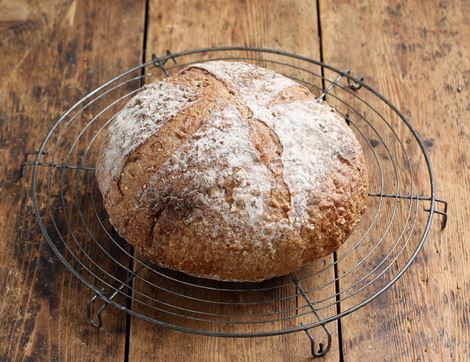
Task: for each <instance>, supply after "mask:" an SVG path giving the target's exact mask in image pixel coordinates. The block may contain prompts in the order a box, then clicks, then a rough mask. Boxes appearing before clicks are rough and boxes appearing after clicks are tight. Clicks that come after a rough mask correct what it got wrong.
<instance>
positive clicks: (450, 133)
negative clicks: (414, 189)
mask: <svg viewBox="0 0 470 362" xmlns="http://www.w3.org/2000/svg"><path fill="white" fill-rule="evenodd" d="M469 14H470V1H468V0H454V1H450V0H449V1H445V0H440V1H439V0H430V1H424V0H422V1H418V0H408V1H404V0H397V1H389V2H385V1H375V0H359V1H354V2H353V1H349V0H341V1H331V0H317V1H307V0H273V1H269V0H256V1H255V0H233V1H222V0H192V1H190V0H186V1H185V0H173V1H169V0H150V1H147V2H146V1H145V0H140V1H136V0H120V1H111V0H102V1H79V0H42V1H29V0H21V1H20V0H0V360H1V361H10V360H14V361H17V360H29V361H38V360H47V361H49V360H55V361H65V360H71V361H92V360H94V361H120V360H123V361H127V360H129V361H148V360H162V361H173V360H175V361H178V360H179V361H189V360H194V361H196V360H204V361H212V360H218V361H236V360H260V361H264V360H270V361H283V360H306V359H308V358H309V345H308V343H307V339H306V337H305V335H304V334H302V333H298V334H293V335H288V336H281V337H272V338H262V339H240V340H234V339H233V340H232V339H216V338H206V337H201V336H192V335H186V334H185V335H183V334H180V333H177V332H173V331H169V330H165V329H161V328H157V327H155V326H148V325H146V324H145V323H143V322H141V321H138V320H131V321H129V320H127V319H126V316H125V315H124V314H122V313H119V312H116V311H115V310H113V309H112V308H108V309H106V311H105V313H104V327H103V328H102V329H101V330H100V331H98V330H96V329H94V328H92V327H90V326H89V325H88V323H87V321H86V318H85V313H84V307H85V305H86V301H87V299H88V298H89V296H90V293H89V291H88V290H87V289H86V287H85V286H84V285H82V284H81V283H80V282H79V281H78V280H77V279H75V278H74V277H73V276H72V275H71V273H69V272H68V271H67V270H65V269H64V268H63V267H62V266H61V265H60V263H59V262H58V261H57V260H56V259H55V257H54V256H53V255H52V252H51V250H50V249H49V247H48V246H47V245H46V244H45V241H44V239H43V237H42V235H41V234H40V232H39V230H38V228H37V226H36V222H35V220H34V217H33V214H32V210H31V201H30V199H29V190H30V173H26V175H25V176H24V177H21V172H20V170H21V164H22V162H23V161H24V153H25V152H28V151H32V150H35V149H36V148H37V147H38V145H39V143H40V141H41V140H42V139H43V137H44V136H45V134H46V132H47V130H48V128H49V127H50V126H51V124H52V123H53V122H54V120H55V119H56V118H57V117H58V115H59V114H60V113H61V112H62V111H64V110H65V109H66V108H67V106H69V105H71V104H72V103H73V102H74V101H76V100H78V99H79V98H80V97H81V96H82V95H83V94H85V93H86V92H87V91H89V90H91V89H92V88H93V87H95V86H96V85H98V84H100V83H102V82H103V81H105V80H107V79H108V78H110V77H111V76H112V75H115V74H117V73H119V72H120V71H122V70H124V69H126V68H128V67H130V66H131V65H135V64H138V63H140V62H141V61H142V59H145V58H146V59H148V58H149V57H150V56H151V54H152V53H157V54H162V53H164V51H165V50H166V49H168V48H171V49H173V50H174V51H177V50H183V49H186V48H197V47H207V46H217V45H249V46H262V47H270V48H279V49H284V50H288V51H293V52H297V53H300V54H303V55H307V56H310V57H313V58H316V59H323V60H324V61H325V62H327V63H331V64H333V65H336V66H337V67H339V68H343V69H345V68H347V67H353V68H354V71H355V72H356V73H358V74H363V75H365V76H366V77H367V79H369V80H374V82H375V83H374V85H376V86H377V88H378V89H379V90H381V91H383V92H384V93H386V96H387V97H389V98H390V99H391V100H392V102H393V103H395V104H397V105H399V107H402V108H403V109H405V110H406V111H407V112H409V115H410V118H411V120H412V123H413V124H414V125H415V127H416V128H417V129H418V130H419V132H420V134H421V135H422V137H423V138H424V139H426V146H427V147H428V151H429V154H430V157H431V160H432V163H433V166H434V171H435V176H436V178H437V185H436V186H437V194H438V195H439V196H440V197H442V198H444V199H446V200H447V201H448V202H449V205H450V206H449V225H448V227H447V229H446V230H445V231H444V232H441V231H440V230H438V228H437V227H435V226H434V227H433V229H432V231H431V233H430V235H429V240H428V242H427V243H426V244H425V246H424V249H423V251H422V252H421V254H420V255H419V256H418V262H416V263H414V265H413V266H412V268H411V269H410V270H409V272H408V273H406V274H405V276H404V277H403V278H402V279H401V280H400V281H399V282H398V283H397V284H396V285H395V286H394V287H392V288H391V289H390V290H389V291H388V292H387V293H385V294H383V295H382V296H381V297H379V298H378V299H377V300H375V301H373V302H372V303H370V305H368V306H366V307H365V308H363V309H361V310H359V311H358V312H356V313H354V314H353V315H351V316H349V317H346V318H344V319H343V320H342V321H341V327H342V336H341V338H339V336H338V333H336V326H334V330H335V334H334V343H333V349H332V351H331V352H330V353H329V354H328V355H327V357H326V358H325V360H328V361H330V360H331V361H337V360H345V361H382V360H384V361H385V360H389V361H418V360H419V361H438V360H441V361H453V360H462V361H463V360H466V359H468V358H470V357H468V356H470V298H469V295H470V292H469V290H470V269H469V262H470V252H469V250H470V248H469V244H470V231H469V230H470V228H469V225H468V223H469V221H470V172H469V167H470V155H469V149H470V128H469V121H470V60H469V59H470V20H469V19H470V18H469ZM424 260H425V261H426V262H424Z"/></svg>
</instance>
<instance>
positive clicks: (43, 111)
mask: <svg viewBox="0 0 470 362" xmlns="http://www.w3.org/2000/svg"><path fill="white" fill-rule="evenodd" d="M144 13H145V4H143V3H142V2H134V1H119V2H114V1H99V2H86V3H85V2H81V1H41V2H31V1H2V2H0V49H1V51H0V52H1V57H0V194H1V196H0V250H1V252H0V289H1V291H2V292H1V293H0V360H1V361H21V360H30V361H41V360H43V361H50V360H54V361H66V360H70V361H91V360H96V361H105V360H107V361H118V360H124V350H125V333H126V316H125V315H123V314H121V313H112V311H111V310H106V312H105V313H104V316H103V317H104V328H103V329H102V330H100V331H97V330H96V329H94V328H93V327H90V325H89V324H88V323H87V320H86V318H85V306H86V302H87V299H88V298H90V291H89V290H88V289H87V288H86V287H85V286H84V285H82V284H81V283H80V282H79V281H78V279H76V278H75V277H74V276H73V275H72V274H71V273H70V272H68V271H67V270H65V268H64V267H63V266H62V265H61V263H60V262H59V261H58V260H57V259H56V258H55V256H53V253H52V251H51V249H50V248H49V247H48V246H47V245H46V243H45V240H44V238H43V236H42V234H41V233H40V231H39V228H38V227H37V223H36V221H35V218H34V215H33V211H32V209H31V206H32V205H31V200H30V197H29V196H30V177H31V170H26V173H25V177H21V172H20V171H21V164H22V162H24V153H25V152H29V151H34V150H36V149H37V148H38V147H39V145H40V142H41V141H42V139H43V137H44V136H45V135H46V133H47V130H48V128H50V126H51V125H52V124H53V122H54V121H55V119H57V117H58V116H59V115H60V114H61V113H62V112H63V111H64V110H65V108H66V107H67V106H69V105H71V104H73V102H75V101H77V100H78V99H79V98H80V97H81V96H82V95H83V94H85V93H86V92H87V91H89V90H91V89H93V88H94V87H96V86H97V85H99V84H100V83H102V82H104V81H105V80H107V79H109V78H110V77H111V76H113V75H114V74H116V73H117V72H119V71H121V70H122V69H125V68H127V67H129V66H131V65H133V64H135V63H138V62H139V61H140V60H141V57H142V41H143V39H142V38H143V28H144V20H145V17H144ZM111 54H119V56H116V57H115V56H111Z"/></svg>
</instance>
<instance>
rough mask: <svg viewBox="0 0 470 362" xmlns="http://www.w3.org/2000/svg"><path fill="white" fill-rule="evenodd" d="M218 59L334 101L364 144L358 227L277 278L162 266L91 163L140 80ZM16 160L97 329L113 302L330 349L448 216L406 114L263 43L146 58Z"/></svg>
mask: <svg viewBox="0 0 470 362" xmlns="http://www.w3.org/2000/svg"><path fill="white" fill-rule="evenodd" d="M215 59H223V60H230V61H244V62H249V63H253V64H256V65H259V66H262V67H265V68H269V69H272V70H274V71H277V72H279V73H281V74H284V75H285V76H287V77H290V78H292V79H294V80H296V81H298V82H300V83H302V84H304V85H305V86H307V87H308V88H310V89H311V90H312V91H313V92H314V93H315V94H317V95H318V101H319V102H321V101H323V100H326V101H327V102H328V103H329V104H330V105H331V106H333V107H334V108H335V109H336V110H337V112H338V114H340V115H341V116H342V117H343V118H344V120H345V122H347V123H348V124H349V125H350V127H351V128H352V130H353V131H354V132H355V134H356V136H357V138H358V140H359V141H360V143H361V145H362V148H363V150H364V153H365V157H366V161H367V165H368V169H369V178H370V180H369V182H370V190H369V197H368V202H367V203H368V209H367V212H366V214H365V215H364V216H363V217H362V219H361V222H360V224H359V225H358V226H357V227H356V228H355V230H354V232H353V234H352V235H351V236H350V238H349V239H348V240H347V241H346V242H345V243H344V244H343V245H342V246H341V248H340V249H339V250H338V251H337V252H335V253H334V254H332V255H331V256H328V257H325V258H323V259H321V260H318V261H316V262H314V263H312V264H310V265H308V266H306V267H304V268H303V269H302V270H300V271H298V272H296V273H292V274H290V275H287V276H285V277H281V278H275V279H271V280H268V281H265V282H262V283H229V282H218V281H211V280H205V279H199V278H194V277H191V276H187V275H184V274H181V273H177V272H174V271H170V270H166V269H162V268H159V267H158V266H156V265H154V264H152V263H150V262H149V261H148V260H146V259H145V258H142V257H141V256H140V255H138V253H137V252H136V251H134V250H133V248H132V247H131V246H129V245H128V244H127V243H126V242H125V241H124V240H122V239H121V238H120V237H119V236H118V235H117V233H116V232H115V231H114V230H113V228H112V227H111V225H110V224H109V222H108V219H107V214H106V212H105V210H104V208H103V205H102V200H101V196H100V193H99V192H98V189H97V185H96V180H95V176H94V167H95V160H96V156H97V153H98V151H99V148H100V145H101V143H102V142H103V138H104V134H105V133H106V129H107V127H108V126H109V124H110V123H111V122H112V120H113V117H114V115H115V114H116V113H117V112H118V111H119V110H120V109H121V108H122V107H123V106H124V104H125V103H126V102H127V101H128V100H129V99H130V98H131V97H132V96H133V95H135V94H136V93H137V92H138V91H139V89H140V88H141V87H142V86H143V85H144V84H145V83H148V82H152V81H156V80H160V79H163V78H165V77H167V76H169V75H171V74H173V73H175V72H177V71H178V70H180V69H181V68H183V67H185V66H187V65H189V64H193V63H197V62H206V61H210V60H215ZM373 84H374V87H386V86H387V85H383V84H378V83H373ZM24 166H31V167H33V176H32V198H33V205H34V209H35V212H36V216H37V220H38V223H39V225H40V228H41V230H42V232H43V233H44V235H45V237H46V239H47V241H48V243H49V245H50V246H51V247H52V249H53V250H54V252H55V254H56V255H57V257H58V258H59V259H60V260H61V261H62V262H63V263H64V264H65V266H66V267H67V268H68V269H69V270H70V271H72V272H73V273H74V274H75V275H76V276H77V277H78V278H79V279H80V280H81V281H82V282H84V283H85V284H86V285H87V286H88V287H89V288H90V289H91V293H92V294H91V297H90V300H89V303H88V305H87V317H88V319H89V321H90V323H91V324H93V325H95V326H96V327H100V326H101V324H102V321H101V313H102V311H103V309H104V308H105V307H106V306H107V305H112V306H114V307H116V308H118V309H120V310H122V311H125V312H127V313H129V314H131V315H133V316H135V317H138V318H141V319H144V320H146V321H148V322H151V323H155V324H157V325H161V326H164V327H168V328H173V329H176V330H179V331H184V332H192V333H197V334H203V335H210V336H223V337H256V336H269V335H277V334H283V333H292V332H297V331H305V332H306V333H307V335H308V337H309V338H310V341H311V347H312V354H313V355H314V356H322V355H324V354H325V353H326V352H328V350H329V348H330V345H331V334H330V332H329V330H328V328H327V324H328V323H330V322H332V321H335V320H337V319H338V318H341V317H343V316H345V315H347V314H350V313H352V312H354V311H355V310H357V309H359V308H361V307H362V306H364V305H366V304H367V303H369V302H370V301H371V300H373V299H374V298H376V297H377V296H378V295H380V294H381V293H383V292H384V291H385V290H386V289H387V288H389V287H390V286H391V285H392V284H393V283H394V282H395V281H396V280H397V279H398V278H400V276H401V275H402V274H403V273H404V272H405V270H406V269H407V268H408V267H409V266H410V264H411V262H412V261H413V260H414V259H415V258H416V255H417V254H418V252H419V250H420V249H421V247H422V246H423V243H424V241H425V239H426V237H427V235H428V232H429V230H430V227H431V223H432V220H433V215H434V214H436V213H437V214H440V215H441V216H442V220H441V221H442V222H441V227H442V228H444V227H445V225H446V221H447V203H446V202H445V201H443V200H439V199H437V198H436V197H435V193H434V178H433V173H432V170H431V164H430V161H429V158H428V155H427V153H426V149H425V147H424V145H423V142H422V141H421V139H420V137H419V136H418V133H417V132H416V131H415V129H414V128H413V127H412V126H411V124H410V122H409V121H408V120H407V118H406V117H405V115H404V114H403V113H401V112H400V111H399V110H398V109H397V108H396V107H395V106H394V105H393V104H392V103H391V102H390V101H388V100H387V99H386V98H385V97H384V96H382V95H381V94H380V93H378V92H377V91H375V90H374V89H373V88H372V87H371V86H369V85H368V84H367V83H366V82H365V81H364V80H363V79H362V78H361V77H354V76H352V75H351V72H350V71H349V70H346V71H341V70H338V69H336V68H334V67H332V66H330V65H327V64H323V63H322V62H319V61H315V60H312V59H309V58H306V57H303V56H299V55H296V54H291V53H287V52H283V51H277V50H271V49H259V48H244V47H230V48H227V47H226V48H208V49H197V50H188V51H183V52H179V53H174V54H173V53H172V52H171V51H168V52H167V54H165V55H164V56H160V57H157V56H154V57H153V59H152V60H151V61H149V62H147V63H144V64H141V65H138V66H136V67H134V68H131V69H129V70H128V71H126V72H124V73H122V74H120V75H118V76H116V77H115V78H113V79H111V80H109V81H108V82H106V83H104V84H103V85H101V86H100V87H98V88H96V89H95V90H93V91H92V92H90V93H88V94H87V95H86V96H84V97H83V98H82V99H81V100H80V101H78V102H77V103H76V104H74V105H73V106H72V107H71V108H70V109H69V110H67V111H66V112H65V113H64V114H63V116H62V117H60V119H59V120H58V121H57V122H56V123H55V124H54V125H53V126H52V128H51V129H50V131H49V133H48V134H47V136H46V138H45V140H44V142H43V143H42V145H41V147H40V148H39V150H38V151H37V152H34V153H33V154H27V155H26V160H25V163H24ZM401 287H402V288H406V287H407V286H401ZM316 327H320V328H322V330H321V331H322V332H323V333H324V334H323V337H322V341H323V343H320V344H319V347H316V345H315V340H314V336H313V334H312V333H311V330H312V329H313V328H316Z"/></svg>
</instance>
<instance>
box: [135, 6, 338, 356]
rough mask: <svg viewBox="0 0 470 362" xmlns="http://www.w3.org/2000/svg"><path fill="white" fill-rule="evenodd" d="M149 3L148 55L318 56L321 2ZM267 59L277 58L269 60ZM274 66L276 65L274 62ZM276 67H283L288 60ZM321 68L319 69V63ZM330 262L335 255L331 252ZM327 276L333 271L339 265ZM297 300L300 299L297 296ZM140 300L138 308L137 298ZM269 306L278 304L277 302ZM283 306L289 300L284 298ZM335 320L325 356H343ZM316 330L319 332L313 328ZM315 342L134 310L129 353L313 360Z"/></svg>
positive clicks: (140, 285)
mask: <svg viewBox="0 0 470 362" xmlns="http://www.w3.org/2000/svg"><path fill="white" fill-rule="evenodd" d="M149 10H150V11H149V28H148V41H147V57H148V58H149V57H150V55H151V54H152V53H155V54H158V55H160V54H165V52H166V50H167V49H171V50H172V51H173V52H177V51H181V50H185V49H195V48H204V47H215V46H230V45H241V46H257V47H267V48H277V49H282V50H286V51H292V52H297V53H300V54H304V55H307V56H310V57H313V58H316V59H318V58H319V38H318V33H317V14H316V4H315V2H312V1H289V0H282V1H276V2H272V1H230V2H225V1H181V0H179V1H172V2H168V1H158V0H157V1H151V2H150V8H149ZM269 58H270V57H269V56H265V57H263V59H268V60H269ZM260 64H261V65H265V66H270V64H269V62H265V63H260ZM271 68H273V69H277V68H275V67H273V66H272V65H271ZM277 70H280V71H282V69H281V68H279V69H277ZM314 70H315V71H319V69H314ZM315 82H316V84H317V86H318V85H321V84H320V83H319V82H318V80H316V81H315ZM328 262H331V257H330V259H328ZM144 276H146V275H144ZM323 278H326V279H330V280H331V279H333V269H331V270H330V271H329V274H328V275H327V276H324V277H323ZM323 281H324V279H323ZM316 282H317V283H318V282H319V281H318V280H317V281H316ZM162 283H164V282H163V281H162ZM303 286H304V288H306V289H308V288H309V287H311V285H309V284H308V283H307V282H305V283H304V284H303ZM135 288H136V289H137V290H145V291H146V292H147V293H152V292H153V293H155V289H154V290H153V291H152V289H151V288H150V289H148V288H147V289H146V286H145V283H142V282H141V281H139V280H137V279H136V283H135ZM325 289H327V294H329V295H333V294H334V284H331V285H329V286H328V287H327V288H325ZM282 293H287V295H289V294H292V293H293V290H290V291H286V290H279V291H278V292H277V293H274V294H273V295H271V294H270V295H269V298H279V297H280V296H282V295H283V294H282ZM201 297H206V298H208V299H210V298H212V299H213V298H214V296H213V295H211V294H210V293H202V294H201ZM318 298H321V296H318ZM174 302H176V300H175V301H174ZM292 302H294V303H295V300H293V301H292ZM300 303H302V302H300ZM277 304H279V305H276V308H281V307H282V306H283V303H277ZM284 304H285V303H284ZM288 305H289V304H288ZM186 306H189V307H191V308H193V309H199V310H201V308H203V306H201V305H197V304H196V303H194V304H192V305H191V304H186ZM289 306H290V307H292V306H291V305H289ZM134 307H135V308H137V309H138V308H139V306H138V305H136V304H135V303H134ZM261 307H262V306H255V307H253V308H252V309H251V312H255V311H258V312H260V310H263V309H262V308H261ZM268 307H270V308H272V306H268ZM294 307H295V304H294ZM284 308H286V306H285V305H284ZM229 311H232V312H233V310H231V309H230V308H227V307H226V308H222V309H218V312H229ZM238 312H239V311H238ZM245 312H250V311H248V310H246V311H245ZM265 312H266V310H265ZM329 312H330V313H332V312H334V311H331V310H330V311H329ZM160 317H162V316H160ZM311 317H312V316H310V318H311ZM163 318H164V316H163ZM176 321H177V322H179V323H184V322H185V321H181V320H179V321H178V319H176ZM307 321H308V318H305V319H304V323H305V322H307ZM186 322H187V321H186ZM186 324H189V326H192V327H193V328H195V327H197V325H198V324H197V323H193V324H191V323H188V322H187V323H186ZM255 327H256V326H253V327H252V328H255ZM330 328H331V329H332V331H333V345H332V348H331V351H330V352H329V354H328V355H327V357H326V360H338V358H339V355H338V337H337V332H336V325H335V324H332V325H331V326H330ZM255 329H256V328H255ZM246 331H248V329H246V330H245V332H246ZM314 333H318V332H317V331H314ZM320 335H321V334H320ZM142 341H146V343H142ZM309 348H310V344H309V342H308V339H307V337H306V335H305V334H304V333H295V334H291V335H287V336H280V337H266V338H255V339H223V338H211V337H203V336H195V335H190V334H182V333H180V332H175V331H171V330H167V329H163V328H158V327H156V326H154V325H150V324H148V323H145V322H142V321H141V320H138V319H134V318H133V319H132V323H131V329H130V348H129V360H135V361H144V360H146V359H147V358H148V356H158V357H157V358H159V359H161V360H185V361H186V360H188V361H189V360H192V361H196V360H200V359H201V358H203V359H204V360H207V361H225V360H230V361H238V360H266V359H270V360H273V361H284V360H287V359H291V358H292V359H295V360H307V359H308V358H310V350H309ZM201 356H204V357H201Z"/></svg>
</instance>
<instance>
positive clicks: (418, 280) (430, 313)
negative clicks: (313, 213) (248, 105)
mask: <svg viewBox="0 0 470 362" xmlns="http://www.w3.org/2000/svg"><path fill="white" fill-rule="evenodd" d="M469 12H470V3H469V2H468V1H452V2H451V1H429V2H426V6H423V3H422V2H420V1H395V2H393V4H390V3H388V4H387V3H385V2H378V1H372V0H371V1H367V0H366V1H361V2H348V1H341V2H338V1H326V0H325V1H324V0H322V1H321V6H320V15H321V26H322V36H323V54H324V60H325V62H327V63H330V64H333V65H336V66H338V67H340V68H342V69H346V68H351V69H352V71H353V74H362V75H364V76H365V78H366V82H367V83H370V84H371V85H372V86H373V87H374V88H376V89H378V90H379V91H381V92H382V93H384V94H385V96H386V97H387V98H389V99H390V100H391V101H392V103H393V104H395V105H397V106H398V108H400V109H402V110H403V111H404V113H405V114H406V115H407V116H408V117H409V118H410V119H411V121H412V124H413V125H414V126H415V127H416V129H417V130H418V131H419V133H420V135H421V137H422V138H423V139H424V144H425V146H426V148H427V151H428V152H429V155H430V158H431V161H432V165H433V169H434V173H435V177H436V194H437V195H438V196H439V197H442V198H444V199H446V200H447V201H448V202H449V205H450V206H449V209H450V216H449V222H448V226H447V229H445V230H444V231H440V230H439V221H440V220H439V217H438V216H436V217H435V222H434V225H433V227H432V229H431V232H430V234H429V237H428V240H427V241H426V243H425V245H424V248H423V250H422V251H421V252H420V254H418V258H417V260H416V262H415V263H414V264H413V265H412V267H411V269H410V270H409V271H408V272H407V273H405V275H404V276H403V277H402V279H401V280H400V281H399V282H398V283H397V284H396V285H395V286H393V287H392V288H391V289H390V290H389V291H388V292H386V293H385V294H383V295H382V296H380V297H379V298H377V299H376V300H374V301H373V302H372V303H370V304H369V305H367V306H366V307H364V308H363V309H361V310H359V311H357V312H355V313H353V314H352V315H351V316H349V317H346V318H344V319H342V323H341V326H342V337H343V338H342V340H343V351H344V358H345V360H351V361H357V360H365V361H410V360H413V361H418V360H419V361H429V360H432V361H438V360H439V361H454V360H462V361H463V360H466V359H467V358H468V355H469V353H470V345H469V343H468V341H469V340H470V333H469V331H470V325H469V319H468V316H469V312H470V310H469V301H470V293H469V276H470V274H469V269H468V264H469V261H470V253H469V249H468V246H467V245H466V243H468V240H470V232H469V228H468V226H467V222H468V220H469V219H470V209H469V207H468V205H469V201H470V187H469V185H470V173H469V169H470V168H469V165H470V161H469V157H468V145H469V133H468V122H467V120H468V119H469V117H470V90H469V89H470V83H469V79H470V62H469V58H470V43H469V42H468V39H470V23H469V21H468V17H467V14H468V13H469ZM358 94H361V95H362V94H364V92H363V91H359V92H358ZM382 110H383V108H382ZM386 114H387V116H388V117H391V113H390V112H388V113H386ZM397 129H398V130H399V135H400V136H401V137H404V138H406V137H408V136H407V131H406V129H405V127H403V126H397ZM410 140H411V138H410ZM374 143H375V144H376V145H377V144H378V142H377V140H376V141H375V142H374ZM405 144H406V145H407V146H406V148H407V150H408V152H409V154H410V155H411V160H412V162H413V163H415V162H417V160H418V159H419V152H413V146H412V140H411V142H408V143H407V142H405ZM413 167H415V164H413ZM425 174H426V172H425V169H424V168H423V167H420V168H419V169H417V170H416V175H415V176H416V179H417V180H418V181H419V182H420V184H417V185H418V188H417V190H428V189H429V184H428V182H427V181H426V180H425V179H424V178H423V176H424V175H425ZM386 212H390V211H386ZM389 215H390V214H389ZM422 217H423V216H421V218H420V219H419V221H420V222H421V221H422ZM421 231H422V229H421ZM392 233H393V231H392ZM359 257H360V255H359V254H354V253H353V254H352V256H351V257H350V258H348V261H347V262H345V263H341V264H340V273H343V272H344V271H345V270H348V269H349V268H351V267H352V266H353V265H354V264H355V263H357V262H358V260H359ZM343 289H344V284H341V290H343ZM356 301H357V300H356ZM349 302H351V303H353V302H354V298H353V301H349ZM349 302H345V304H347V303H349ZM342 308H343V304H342Z"/></svg>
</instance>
